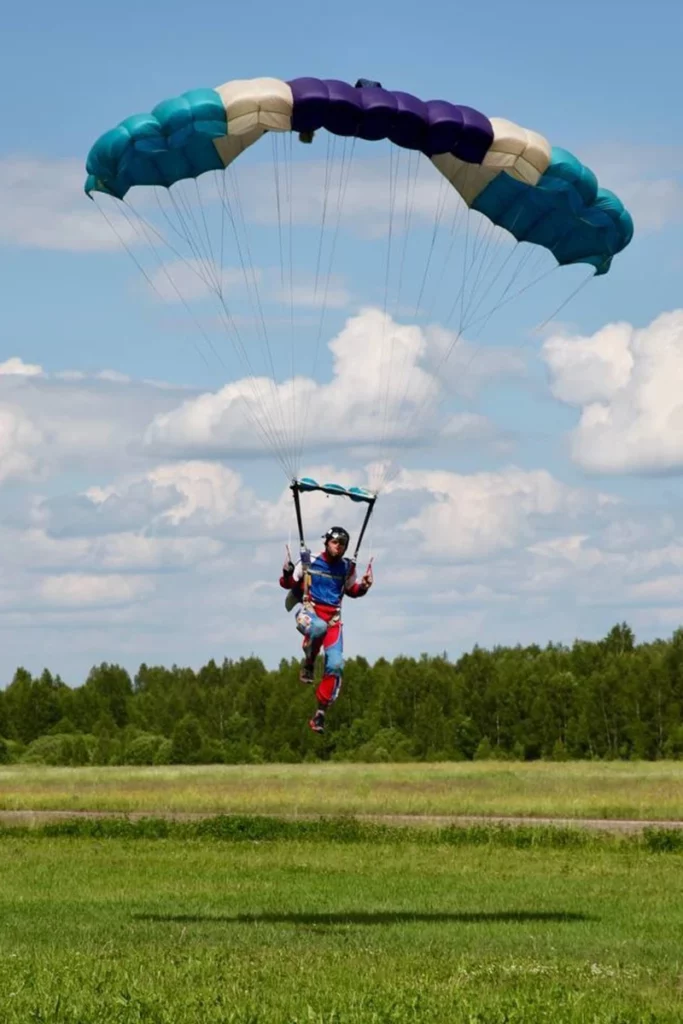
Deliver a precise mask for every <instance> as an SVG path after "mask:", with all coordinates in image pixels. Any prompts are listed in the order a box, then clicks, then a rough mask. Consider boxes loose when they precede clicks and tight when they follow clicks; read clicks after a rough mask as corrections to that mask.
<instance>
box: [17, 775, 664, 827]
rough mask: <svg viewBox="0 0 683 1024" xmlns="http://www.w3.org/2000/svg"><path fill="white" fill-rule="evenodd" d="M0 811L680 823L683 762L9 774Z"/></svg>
mask: <svg viewBox="0 0 683 1024" xmlns="http://www.w3.org/2000/svg"><path fill="white" fill-rule="evenodd" d="M0 809H5V810H48V809H55V810H100V811H145V812H154V811H156V812H162V811H186V812H191V811H195V812H196V811H202V812H208V813H213V814H218V813H244V814H266V813H269V814H290V815H296V814H320V813H324V814H331V815H337V814H410V815H439V814H489V815H494V814H503V815H531V816H540V817H542V816H546V815H547V816H557V817H572V818H575V817H598V818H638V819H643V820H650V821H652V820H656V819H683V761H668V762H667V761H658V762H654V763H653V762H636V763H629V762H585V761H584V762H565V763H559V764H554V763H546V762H533V763H512V762H504V763H501V762H499V761H482V762H474V763H472V762H465V763H462V762H461V763H449V764H376V765H365V764H329V763H328V764H303V765H234V766H232V765H231V766H224V765H221V766H198V767H187V766H178V767H159V768H128V767H126V768H42V767H40V768H37V767H29V766H25V765H9V766H4V767H0Z"/></svg>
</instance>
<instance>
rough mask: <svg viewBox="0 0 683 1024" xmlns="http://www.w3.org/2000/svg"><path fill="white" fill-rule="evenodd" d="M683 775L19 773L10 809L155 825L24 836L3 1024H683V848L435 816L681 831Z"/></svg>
mask: <svg viewBox="0 0 683 1024" xmlns="http://www.w3.org/2000/svg"><path fill="white" fill-rule="evenodd" d="M681 768H682V766H681V764H680V763H679V762H670V763H665V762H659V763H636V764H630V763H629V764H625V763H617V762H614V763H607V764H603V763H600V764H598V763H580V764H577V763H567V764H531V765H527V764H516V763H503V764H501V763H496V762H486V763H475V764H472V763H467V764H463V763H460V764H425V765H329V764H328V765H298V766H281V765H258V766H253V765H251V766H229V767H226V766H219V767H182V768H181V767H178V768H172V767H163V768H145V769H140V768H138V769H133V768H84V769H80V768H72V769H63V768H51V769H46V768H34V767H31V768H29V767H27V766H6V767H4V768H3V769H1V770H0V806H2V807H3V808H5V809H7V808H11V809H15V810H17V809H21V810H26V809H28V808H32V809H34V810H36V809H41V810H45V809H48V808H58V809H59V808H61V809H62V810H65V809H66V810H68V809H75V808H77V807H78V808H80V809H82V810H100V811H105V812H106V811H113V810H118V811H121V810H124V811H125V810H127V811H136V812H137V813H140V812H146V813H147V814H148V815H149V817H146V818H143V819H142V820H135V821H129V820H125V819H118V820H113V819H105V820H101V819H88V818H87V817H86V818H82V817H81V818H79V819H78V820H76V821H61V822H59V823H56V824H46V823H43V822H41V821H40V820H35V821H33V822H31V823H30V824H24V825H20V826H19V827H17V826H16V825H11V826H2V825H0V857H1V858H2V872H1V873H0V1007H1V1010H0V1019H1V1020H2V1024H20V1022H21V1024H24V1022H42V1024H219V1022H220V1024H304V1022H305V1024H408V1022H410V1024H418V1022H419V1024H442V1022H448V1024H451V1022H453V1024H534V1022H536V1021H547V1022H553V1024H584V1022H591V1024H642V1022H647V1024H674V1022H680V1020H681V1019H683V953H682V952H681V950H682V949H683V942H682V941H681V937H682V936H683V835H682V834H681V833H680V832H676V833H667V832H666V831H663V830H659V829H657V828H651V829H646V830H645V831H644V832H643V833H642V834H639V835H623V834H618V835H607V834H604V833H599V834H592V833H587V832H584V831H581V830H578V829H576V828H572V827H569V828H561V827H544V826H542V825H534V826H530V827H528V828H512V827H505V826H495V825H482V826H477V827H474V828H462V827H459V826H454V827H449V828H444V827H438V826H433V827H432V828H424V827H420V822H421V818H420V816H421V815H430V814H431V815H440V814H469V813H484V814H520V813H522V814H527V815H531V816H534V815H536V816H540V815H552V814H555V815H559V816H563V817H573V816H577V815H584V814H587V815H591V816H595V815H605V816H607V817H610V816H611V817H630V816H635V817H640V818H641V819H642V820H643V821H646V820H654V819H657V818H660V819H663V818H676V817H680V816H681V804H682V802H683V796H682V794H681V789H682V788H683V787H682V786H681V783H682V781H683V772H682V771H681ZM165 811H166V812H167V811H175V812H179V813H183V812H184V813H187V814H188V815H189V814H191V813H192V812H195V813H196V812H203V813H204V814H207V815H214V814H217V813H218V812H223V816H219V817H207V818H205V819H203V820H196V819H195V818H192V819H191V820H187V821H169V820H164V819H163V818H162V817H155V813H156V814H157V815H162V814H163V812H165ZM264 812H265V813H267V814H270V815H282V816H283V817H269V818H267V817H261V818H259V817H257V815H258V814H259V813H264ZM304 814H310V815H316V814H318V815H319V814H322V815H325V816H326V817H324V818H323V819H322V820H308V819H304V818H303V815H304ZM334 814H338V815H346V817H338V818H335V817H332V815H334ZM350 814H357V815H360V816H364V815H373V814H374V815H381V814H396V815H408V816H411V818H410V820H411V821H412V822H413V827H410V826H408V827H406V826H405V825H401V826H396V825H387V824H378V823H376V822H375V823H371V822H368V821H367V820H361V821H358V820H355V821H354V820H353V819H352V818H350V817H348V815H350ZM240 815H241V816H240ZM285 815H286V816H287V817H284V816H285ZM297 816H299V817H297Z"/></svg>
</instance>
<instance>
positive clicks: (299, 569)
mask: <svg viewBox="0 0 683 1024" xmlns="http://www.w3.org/2000/svg"><path fill="white" fill-rule="evenodd" d="M289 565H291V569H290V570H289V571H287V568H288V567H287V566H286V565H283V567H282V576H281V577H280V586H281V587H283V588H284V589H285V590H293V589H294V587H298V586H300V584H301V580H302V578H303V574H304V571H303V566H302V564H301V562H297V563H296V565H292V563H291V562H290V563H289Z"/></svg>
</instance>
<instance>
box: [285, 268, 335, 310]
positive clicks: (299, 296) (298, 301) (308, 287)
mask: <svg viewBox="0 0 683 1024" xmlns="http://www.w3.org/2000/svg"><path fill="white" fill-rule="evenodd" d="M272 294H273V295H274V297H275V298H276V299H277V300H278V301H279V302H281V303H283V304H284V305H289V304H290V302H291V303H292V304H293V305H294V306H297V307H304V308H306V309H323V308H325V309H345V308H346V307H347V306H348V305H349V304H350V302H351V292H350V291H349V290H348V288H347V287H346V285H345V283H344V279H343V277H342V276H341V275H340V274H329V275H328V276H327V278H326V279H325V280H324V281H323V280H322V279H321V280H320V281H319V282H318V283H317V285H316V282H315V278H314V277H306V276H302V275H297V277H296V278H294V279H293V281H292V284H291V287H290V286H289V285H287V286H286V287H284V286H283V287H281V288H278V289H276V290H275V291H274V292H273V293H272Z"/></svg>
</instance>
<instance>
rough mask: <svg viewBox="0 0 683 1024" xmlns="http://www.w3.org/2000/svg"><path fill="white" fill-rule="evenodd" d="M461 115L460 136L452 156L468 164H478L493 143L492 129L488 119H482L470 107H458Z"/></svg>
mask: <svg viewBox="0 0 683 1024" xmlns="http://www.w3.org/2000/svg"><path fill="white" fill-rule="evenodd" d="M458 109H459V110H461V111H462V115H463V130H462V135H461V136H460V140H459V142H458V145H457V146H456V148H455V149H454V150H453V151H452V152H453V155H454V156H457V157H459V159H460V160H465V161H466V163H468V164H480V163H481V162H482V160H483V159H484V157H485V156H486V154H487V153H488V151H489V149H490V148H491V143H492V142H493V128H492V126H491V122H490V121H489V119H488V117H484V115H483V114H480V113H479V111H478V110H473V109H472V107H459V108H458Z"/></svg>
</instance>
